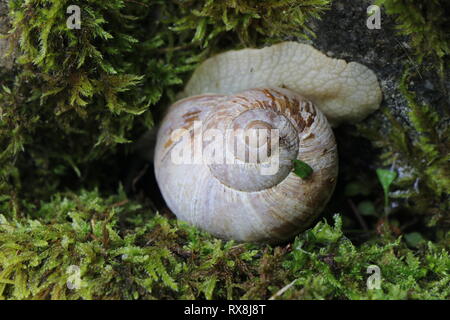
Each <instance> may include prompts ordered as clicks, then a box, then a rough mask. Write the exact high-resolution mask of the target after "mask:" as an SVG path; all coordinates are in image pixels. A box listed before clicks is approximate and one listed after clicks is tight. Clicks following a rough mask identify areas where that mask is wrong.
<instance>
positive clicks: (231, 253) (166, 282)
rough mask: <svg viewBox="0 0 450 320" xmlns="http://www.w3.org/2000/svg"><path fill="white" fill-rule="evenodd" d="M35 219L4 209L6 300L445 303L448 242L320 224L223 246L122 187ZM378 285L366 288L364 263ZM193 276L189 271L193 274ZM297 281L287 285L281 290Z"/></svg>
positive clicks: (52, 205) (44, 210) (58, 200)
mask: <svg viewBox="0 0 450 320" xmlns="http://www.w3.org/2000/svg"><path fill="white" fill-rule="evenodd" d="M23 207H24V208H26V211H27V214H26V215H27V216H29V217H30V218H21V219H11V218H7V217H6V216H5V215H0V297H2V298H6V299H48V298H52V299H79V298H84V299H92V298H95V299H153V298H159V299H161V298H166V299H180V298H196V299H212V298H216V299H224V298H228V299H230V298H235V299H237V298H250V299H266V298H270V297H272V296H273V297H274V298H296V299H297V298H298V299H311V298H314V299H315V298H320V299H323V298H325V299H332V298H338V299H380V298H381V299H397V298H400V299H404V298H413V299H446V298H449V297H450V289H449V288H450V286H449V279H450V278H449V274H448V270H450V257H449V255H448V252H447V251H446V250H448V248H447V247H445V246H444V245H443V244H445V243H447V246H448V243H449V242H448V240H449V238H448V237H449V236H450V234H447V235H445V236H444V237H443V238H442V239H441V241H440V242H441V244H439V243H437V244H433V243H431V242H430V243H423V244H422V245H421V246H420V247H419V250H418V251H413V250H411V249H408V248H407V247H406V246H405V245H404V243H402V242H401V240H400V239H397V240H395V239H392V238H389V237H388V236H385V237H380V238H379V239H378V240H376V241H374V242H371V243H366V244H364V245H363V246H361V247H356V246H355V245H353V244H352V243H351V241H350V240H348V239H347V238H346V237H345V236H344V235H343V232H342V222H341V219H340V217H339V216H338V215H336V216H335V217H334V220H335V223H334V226H330V225H328V224H327V223H326V222H319V223H318V224H317V225H316V226H315V227H314V228H312V229H310V230H308V231H306V232H305V233H304V234H302V235H300V236H299V237H298V238H297V239H296V240H295V241H294V242H293V243H292V244H290V245H287V246H285V247H276V248H271V247H268V246H254V245H250V244H235V243H233V242H223V241H221V240H217V239H214V238H212V237H210V236H208V235H205V234H203V233H200V232H198V231H197V230H195V229H194V228H191V227H189V226H187V225H185V224H183V223H181V222H179V221H176V220H169V219H167V218H165V217H162V216H159V215H152V214H151V213H150V212H149V210H148V209H146V208H145V207H143V206H142V205H141V204H138V203H135V202H133V201H130V200H128V199H126V197H125V195H124V194H123V192H119V194H118V195H115V196H110V197H108V198H102V197H101V196H100V195H99V193H98V191H91V192H88V191H82V192H80V193H79V194H75V193H65V194H56V195H55V196H54V197H53V200H52V201H50V202H45V203H41V204H40V205H39V208H36V206H35V205H34V204H29V203H28V204H24V205H23ZM373 264H376V265H378V266H379V267H380V268H381V274H382V280H381V289H374V290H367V287H366V279H367V277H368V276H369V275H368V274H367V273H366V272H367V267H368V266H369V265H373ZM186 275H189V276H186ZM289 284H291V285H290V286H289V287H288V288H289V289H288V290H286V291H284V293H280V290H281V289H282V288H284V287H286V286H288V285H289Z"/></svg>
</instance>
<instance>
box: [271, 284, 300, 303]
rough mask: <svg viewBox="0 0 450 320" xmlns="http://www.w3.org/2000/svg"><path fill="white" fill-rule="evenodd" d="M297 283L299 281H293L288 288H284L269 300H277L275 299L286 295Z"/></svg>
mask: <svg viewBox="0 0 450 320" xmlns="http://www.w3.org/2000/svg"><path fill="white" fill-rule="evenodd" d="M296 281H297V279H295V280H294V281H292V282H291V283H289V284H288V285H287V286H284V287H283V288H281V289H280V290H278V292H277V293H275V294H274V295H273V296H271V297H270V298H269V300H275V298H277V297H279V296H281V295H282V294H283V293H285V292H286V291H287V290H289V289H290V288H291V287H292V286H293V285H294V284H295V282H296Z"/></svg>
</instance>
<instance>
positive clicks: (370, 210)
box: [358, 200, 376, 216]
mask: <svg viewBox="0 0 450 320" xmlns="http://www.w3.org/2000/svg"><path fill="white" fill-rule="evenodd" d="M358 210H359V212H360V213H361V214H362V215H363V216H376V210H375V206H374V205H373V202H372V201H368V200H366V201H361V202H360V203H359V204H358Z"/></svg>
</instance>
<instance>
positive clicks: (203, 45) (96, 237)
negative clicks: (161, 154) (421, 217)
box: [0, 0, 450, 299]
mask: <svg viewBox="0 0 450 320" xmlns="http://www.w3.org/2000/svg"><path fill="white" fill-rule="evenodd" d="M330 2H331V1H329V0H303V1H293V0H292V1H290V0H287V1H285V0H267V1H256V0H245V1H210V0H207V1H200V0H185V1H179V0H170V1H169V0H139V1H124V0H113V1H100V0H78V1H68V0H58V1H57V0H29V1H26V2H23V1H19V0H10V1H9V2H8V3H9V13H8V17H9V18H8V20H9V23H11V27H10V28H9V31H8V33H7V35H6V40H7V41H8V42H9V45H8V47H10V48H12V49H13V50H15V51H14V52H15V54H14V56H15V57H16V61H15V64H14V66H13V69H12V70H10V69H8V70H6V69H0V145H1V146H2V148H0V297H1V298H4V299H25V298H33V299H49V298H53V299H80V298H84V299H92V298H95V299H119V298H123V299H180V298H196V299H214V298H216V299H226V298H250V299H266V298H270V297H274V298H300V299H311V298H318V299H342V298H343V299H365V298H369V299H378V298H386V299H394V298H416V299H448V298H449V296H450V293H449V289H448V288H449V283H448V281H449V280H448V279H449V275H448V270H449V255H448V249H449V248H448V243H449V233H448V232H447V231H445V230H438V231H436V232H433V233H432V234H431V235H430V236H428V235H427V238H428V239H432V240H433V242H427V241H426V240H424V237H423V236H422V235H421V234H419V233H417V232H411V233H407V234H406V235H405V240H406V241H404V239H403V238H402V237H399V236H398V235H399V234H402V232H403V230H401V231H400V232H398V233H393V232H392V230H390V229H388V228H382V227H380V228H378V227H377V228H376V230H372V228H371V230H362V231H363V232H364V233H365V234H367V235H368V237H367V238H366V239H365V240H366V241H365V242H364V243H363V244H362V245H358V246H357V245H356V244H355V241H353V240H352V241H350V240H349V239H348V238H347V237H346V236H344V232H345V234H351V233H350V231H349V230H348V229H346V228H348V225H349V223H348V222H349V220H351V219H350V218H349V217H348V216H345V215H344V216H343V222H341V218H340V216H335V217H334V219H335V223H334V226H330V225H329V224H328V223H326V222H324V221H323V222H319V223H318V224H317V225H316V226H315V227H314V228H312V229H310V230H308V231H306V232H305V233H303V234H301V235H299V236H298V237H297V239H296V240H295V241H294V242H292V243H291V244H287V245H284V246H278V247H269V246H255V245H251V244H236V243H233V242H224V241H221V240H218V239H214V238H212V237H211V236H209V235H206V234H203V233H201V232H199V231H198V230H196V229H194V228H191V227H189V226H187V225H185V224H183V223H182V222H179V221H176V220H173V219H169V218H167V217H165V216H161V215H157V214H155V213H154V210H153V209H150V208H149V207H147V205H146V204H145V202H141V203H137V202H135V201H133V200H130V199H128V198H127V197H126V196H125V195H124V193H123V191H119V193H118V194H117V190H116V189H117V185H118V183H119V181H120V178H121V177H122V175H123V172H122V171H121V169H120V168H121V167H123V168H125V169H127V167H128V166H129V163H128V161H127V158H126V157H127V156H128V154H129V152H130V149H131V148H130V147H129V146H130V143H129V142H131V141H135V140H136V138H137V137H139V136H140V135H141V134H142V133H143V132H145V131H146V130H147V129H148V128H149V127H151V126H152V125H153V122H154V121H157V120H158V117H159V114H160V112H161V110H162V109H164V108H165V107H166V106H167V105H168V103H169V101H170V100H171V99H172V98H173V96H174V93H175V92H176V91H178V90H179V89H180V87H181V86H182V83H183V81H184V80H185V79H186V77H187V76H188V75H189V73H190V72H191V71H192V70H193V69H194V68H195V66H196V65H197V63H198V62H199V61H201V60H202V59H204V58H205V57H207V56H209V55H211V54H213V53H214V52H218V51H222V50H226V49H228V48H238V47H242V46H249V45H256V46H260V45H263V44H268V43H272V42H275V41H278V40H280V39H288V38H291V37H294V36H295V37H302V38H305V37H308V36H311V35H312V33H311V31H310V30H309V28H308V22H309V21H310V20H311V19H312V18H316V17H319V16H320V14H321V13H322V12H324V10H326V9H327V8H328V5H329V3H330ZM69 5H78V6H79V7H80V9H81V17H82V28H81V29H80V30H77V29H73V30H71V29H68V28H67V27H66V20H67V18H68V14H66V10H65V9H66V7H67V6H69ZM2 30H3V29H2ZM436 52H437V51H436ZM407 82H408V81H407V79H406V78H405V81H404V83H405V85H403V86H402V88H403V89H402V90H403V92H404V95H405V97H406V98H407V99H408V100H409V102H410V105H411V114H410V127H409V128H408V129H407V130H408V131H405V128H404V127H403V126H402V125H400V124H399V123H397V122H395V121H396V120H394V119H393V118H392V121H393V122H392V123H393V127H392V128H393V129H392V132H391V134H390V135H389V136H388V138H387V139H386V138H385V137H380V136H379V135H372V136H371V137H372V138H371V139H372V140H373V141H374V142H375V143H377V145H378V146H380V147H381V148H383V150H384V151H385V153H384V156H383V159H384V161H385V162H384V164H385V165H389V166H390V165H391V164H392V163H394V162H395V161H394V160H395V159H396V157H397V156H396V155H398V154H399V153H400V154H401V155H405V157H404V159H406V160H401V163H400V160H398V161H397V162H395V163H396V164H398V165H400V164H401V165H402V168H409V167H411V168H413V170H412V171H411V172H412V174H411V175H409V176H405V175H404V174H400V175H399V178H398V179H397V180H395V181H394V186H393V187H396V188H397V189H395V188H394V189H392V188H391V191H392V192H390V193H389V197H390V198H393V197H394V196H402V197H403V198H405V202H406V204H407V205H408V206H409V210H410V211H411V212H413V211H417V212H419V213H426V214H427V215H429V216H431V217H434V221H435V222H436V221H443V220H445V219H443V218H445V217H448V214H447V212H448V207H446V203H445V201H443V200H442V199H445V196H446V193H448V181H447V180H445V179H444V177H446V175H445V173H446V167H445V164H446V159H448V157H447V158H446V155H445V150H448V146H446V145H445V143H446V142H445V141H446V140H445V137H446V134H445V133H443V132H442V130H440V129H439V130H437V129H436V128H441V127H444V128H445V125H442V122H441V121H440V120H439V119H438V117H437V116H436V115H435V114H434V111H433V109H432V108H431V107H427V106H426V105H423V104H422V103H418V102H417V100H416V99H415V97H414V95H413V94H412V93H411V90H410V88H407V87H406V83H407ZM386 115H387V117H391V116H390V115H389V113H386ZM396 130H397V131H396ZM378 132H382V131H381V130H380V131H378ZM367 136H369V135H367ZM417 155H420V157H422V158H423V159H425V162H424V163H421V162H419V161H416V160H417V159H416V158H415V156H416V157H417ZM402 158H403V157H402ZM395 168H397V167H395ZM345 169H347V170H349V168H348V167H347V168H346V167H345V166H344V170H345ZM351 169H353V168H351ZM374 171H375V170H374ZM403 171H405V170H403ZM408 172H409V171H408ZM372 173H373V175H372V176H373V177H374V176H375V173H374V172H372ZM422 173H424V176H422ZM352 177H354V176H352ZM373 177H372V178H373ZM418 178H419V180H420V184H419V187H420V189H419V190H420V194H417V193H414V192H412V193H411V190H413V191H414V190H415V189H414V186H416V184H415V181H417V179H418ZM377 183H378V182H377V181H376V180H375V178H373V179H371V180H370V181H369V183H365V185H370V186H373V184H377ZM377 186H378V185H377ZM146 187H147V188H148V186H146ZM402 189H406V190H408V192H409V193H408V194H406V193H398V191H402ZM86 190H91V191H86ZM368 194H371V195H374V198H376V199H382V198H383V193H382V190H381V188H380V186H378V189H377V188H376V187H374V188H373V190H371V191H369V193H368ZM350 197H353V196H350V195H348V196H347V198H346V199H345V200H348V201H350V200H351V199H350ZM357 197H359V194H358V195H356V196H355V201H356V200H358V199H359V198H357ZM377 201H378V200H376V201H374V202H373V203H371V205H372V207H370V206H369V207H370V208H371V210H372V211H374V212H378V211H379V212H381V211H382V206H383V204H382V203H381V202H377ZM409 201H411V202H409ZM412 201H414V203H413V202H412ZM366 204H368V203H367V201H366ZM366 207H367V206H366ZM152 208H153V207H152ZM370 208H369V209H370ZM380 208H381V209H380ZM341 209H342V206H341V207H340V208H339V210H334V211H333V212H336V211H338V212H341V211H342V210H341ZM358 209H360V211H361V213H364V212H365V213H364V214H367V212H369V211H370V210H368V209H367V208H366V209H365V210H363V207H362V206H361V208H360V206H359V205H358ZM408 213H409V211H408ZM365 218H366V217H365ZM376 219H377V221H381V220H382V219H381V217H379V216H377V217H376ZM383 219H385V220H386V219H389V223H391V221H392V218H391V217H383ZM367 220H369V218H368V217H367ZM385 220H383V221H385ZM351 222H354V221H351ZM350 225H351V224H350ZM354 225H355V223H353V225H351V226H352V227H354ZM371 227H372V226H371ZM357 231H358V232H361V230H357ZM372 264H377V265H378V266H379V267H380V269H381V273H382V282H381V289H379V290H367V288H366V279H367V277H368V276H369V275H368V274H367V273H366V270H367V267H368V266H369V265H372ZM186 275H188V276H186Z"/></svg>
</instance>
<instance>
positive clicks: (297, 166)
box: [292, 160, 313, 179]
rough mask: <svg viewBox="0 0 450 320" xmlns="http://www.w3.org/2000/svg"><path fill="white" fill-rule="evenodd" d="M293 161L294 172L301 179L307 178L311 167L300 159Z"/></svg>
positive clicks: (311, 171) (310, 172)
mask: <svg viewBox="0 0 450 320" xmlns="http://www.w3.org/2000/svg"><path fill="white" fill-rule="evenodd" d="M292 162H293V163H294V173H295V174H296V175H297V176H299V177H300V178H302V179H306V178H308V177H309V176H310V175H311V174H312V173H313V169H312V168H311V167H310V166H309V165H308V164H307V163H305V162H303V161H301V160H293V161H292Z"/></svg>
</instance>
